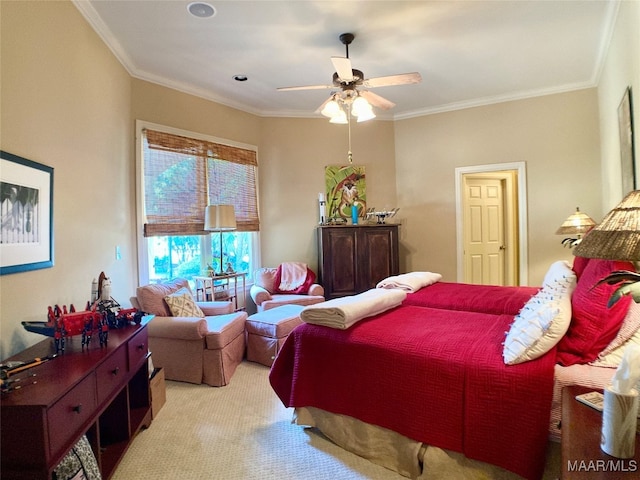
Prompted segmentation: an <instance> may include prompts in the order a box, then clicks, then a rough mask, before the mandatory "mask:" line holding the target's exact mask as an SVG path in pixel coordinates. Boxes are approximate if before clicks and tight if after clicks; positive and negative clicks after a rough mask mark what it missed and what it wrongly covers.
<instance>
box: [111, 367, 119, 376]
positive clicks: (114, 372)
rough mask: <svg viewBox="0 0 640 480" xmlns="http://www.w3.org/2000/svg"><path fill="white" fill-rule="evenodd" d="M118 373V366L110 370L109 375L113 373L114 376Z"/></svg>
mask: <svg viewBox="0 0 640 480" xmlns="http://www.w3.org/2000/svg"><path fill="white" fill-rule="evenodd" d="M118 373H120V367H116V368H114V369H113V370H111V375H113V376H114V377H115V376H116V375H118Z"/></svg>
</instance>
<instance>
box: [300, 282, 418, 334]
mask: <svg viewBox="0 0 640 480" xmlns="http://www.w3.org/2000/svg"><path fill="white" fill-rule="evenodd" d="M406 296H407V294H406V293H405V292H403V291H402V290H379V289H375V288H373V289H371V290H368V291H366V292H364V293H360V294H358V295H353V296H350V297H341V298H334V299H333V300H329V301H327V302H322V303H316V304H315V305H309V306H307V307H305V308H304V309H303V310H302V312H300V318H301V319H302V321H303V322H306V323H313V324H315V325H324V326H326V327H332V328H338V329H341V330H346V329H347V328H349V327H350V326H351V325H353V324H354V323H356V322H359V321H360V320H362V319H363V318H366V317H372V316H373V315H377V314H379V313H382V312H384V311H386V310H389V309H391V308H394V307H397V306H398V305H400V304H401V303H402V302H403V301H404V299H405V298H406Z"/></svg>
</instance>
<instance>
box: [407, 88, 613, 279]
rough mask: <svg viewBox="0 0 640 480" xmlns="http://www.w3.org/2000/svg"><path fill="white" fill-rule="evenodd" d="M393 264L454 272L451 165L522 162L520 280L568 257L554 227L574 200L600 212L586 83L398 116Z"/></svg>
mask: <svg viewBox="0 0 640 480" xmlns="http://www.w3.org/2000/svg"><path fill="white" fill-rule="evenodd" d="M395 128H396V140H395V143H396V167H397V186H396V189H397V191H398V204H399V206H400V207H401V209H402V210H403V211H404V213H405V215H406V217H407V221H406V224H405V225H403V227H402V229H401V231H402V233H401V235H400V238H401V243H402V252H403V253H404V256H403V259H402V261H401V270H406V271H411V270H430V271H435V272H439V273H442V275H443V276H444V278H445V279H446V280H449V281H455V280H456V228H455V227H456V225H455V218H456V217H455V216H456V198H455V168H456V167H464V166H476V165H487V164H497V163H509V162H525V163H526V170H527V193H528V204H527V211H528V217H529V218H528V229H529V236H528V242H529V251H528V254H529V284H530V285H539V284H540V283H541V282H542V278H543V277H544V273H545V272H546V269H547V268H548V266H549V265H550V264H551V263H552V262H553V261H555V260H558V259H571V254H570V253H569V251H568V250H567V249H563V247H562V245H561V243H560V242H561V240H562V238H561V237H558V236H556V235H554V233H555V231H556V230H557V228H558V227H559V226H560V224H561V223H562V221H563V220H564V219H565V218H566V217H567V216H569V215H570V214H571V213H573V211H574V210H575V207H576V206H580V208H581V210H582V211H584V212H587V213H588V214H589V215H591V216H594V218H596V217H599V215H600V213H601V212H600V208H601V206H600V205H601V197H600V175H599V169H600V152H599V142H598V135H599V134H598V104H597V96H596V91H595V89H588V90H580V91H575V92H571V93H564V94H559V95H550V96H545V97H537V98H532V99H528V100H521V101H514V102H505V103H500V104H495V105H489V106H485V107H477V108H471V109H466V110H459V111H455V112H448V113H441V114H437V115H428V116H424V117H420V118H414V119H409V120H403V121H397V122H396V125H395Z"/></svg>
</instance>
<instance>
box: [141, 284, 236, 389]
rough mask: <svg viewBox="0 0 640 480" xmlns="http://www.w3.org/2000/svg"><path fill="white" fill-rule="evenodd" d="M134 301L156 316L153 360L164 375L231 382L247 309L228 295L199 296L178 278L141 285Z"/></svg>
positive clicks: (218, 383) (150, 327)
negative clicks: (219, 297) (210, 299)
mask: <svg viewBox="0 0 640 480" xmlns="http://www.w3.org/2000/svg"><path fill="white" fill-rule="evenodd" d="M131 303H132V304H133V305H134V306H135V307H137V308H139V309H140V310H142V311H143V312H145V313H149V314H153V315H155V317H154V318H153V319H152V320H151V321H150V322H149V323H148V325H147V331H148V334H149V350H151V357H152V359H153V364H154V366H156V367H163V368H164V369H165V378H167V379H169V380H178V381H182V382H190V383H206V384H207V385H211V386H216V387H220V386H223V385H226V384H227V383H228V382H229V380H230V378H231V376H232V375H233V373H234V372H235V370H236V367H237V366H238V365H239V364H240V362H241V361H242V358H243V357H244V351H245V335H244V324H245V320H246V319H247V314H246V313H245V312H234V311H233V304H232V303H231V302H228V301H218V302H196V301H194V299H193V295H192V293H191V289H190V287H189V283H188V282H187V280H185V279H176V280H172V281H171V282H168V283H162V284H152V285H146V286H142V287H138V288H137V289H136V296H135V297H132V298H131Z"/></svg>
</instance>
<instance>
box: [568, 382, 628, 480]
mask: <svg viewBox="0 0 640 480" xmlns="http://www.w3.org/2000/svg"><path fill="white" fill-rule="evenodd" d="M594 390H597V389H595V388H588V387H581V386H571V387H565V388H563V389H562V424H561V431H562V465H561V472H562V476H561V478H562V479H571V480H583V479H611V480H613V479H615V480H621V479H625V478H628V479H632V478H633V479H637V478H640V437H639V436H637V435H636V454H635V456H634V457H633V458H632V459H627V460H622V459H619V458H615V457H612V456H610V455H607V454H606V453H604V452H603V451H602V450H601V449H600V431H601V429H602V413H601V412H599V411H597V410H595V409H593V408H591V407H588V406H587V405H584V404H582V403H580V402H579V401H577V400H576V398H575V397H576V395H579V394H581V393H587V392H592V391H594Z"/></svg>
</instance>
